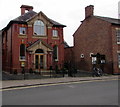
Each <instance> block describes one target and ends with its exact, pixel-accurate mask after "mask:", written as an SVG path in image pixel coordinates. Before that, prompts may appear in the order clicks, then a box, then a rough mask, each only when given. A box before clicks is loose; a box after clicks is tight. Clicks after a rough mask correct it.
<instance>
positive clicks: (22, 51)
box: [20, 44, 25, 60]
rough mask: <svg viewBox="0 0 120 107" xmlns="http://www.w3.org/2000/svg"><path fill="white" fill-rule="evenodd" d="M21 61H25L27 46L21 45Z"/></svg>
mask: <svg viewBox="0 0 120 107" xmlns="http://www.w3.org/2000/svg"><path fill="white" fill-rule="evenodd" d="M20 60H25V44H21V45H20Z"/></svg>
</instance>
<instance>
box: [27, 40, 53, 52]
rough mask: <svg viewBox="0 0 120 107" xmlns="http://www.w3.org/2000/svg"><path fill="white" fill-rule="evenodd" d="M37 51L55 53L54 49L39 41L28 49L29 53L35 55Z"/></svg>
mask: <svg viewBox="0 0 120 107" xmlns="http://www.w3.org/2000/svg"><path fill="white" fill-rule="evenodd" d="M37 49H43V50H44V51H45V52H46V53H47V52H51V51H53V48H52V47H51V46H50V45H49V44H47V43H46V42H45V41H43V40H40V39H39V40H37V41H35V42H34V43H32V44H31V45H30V46H28V47H27V51H28V52H32V53H35V51H36V50H37Z"/></svg>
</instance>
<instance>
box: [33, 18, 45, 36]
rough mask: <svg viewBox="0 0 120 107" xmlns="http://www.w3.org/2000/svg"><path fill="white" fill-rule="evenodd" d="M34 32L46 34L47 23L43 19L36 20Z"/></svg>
mask: <svg viewBox="0 0 120 107" xmlns="http://www.w3.org/2000/svg"><path fill="white" fill-rule="evenodd" d="M34 34H35V35H42V36H44V35H45V24H44V23H43V22H42V21H41V20H36V21H35V22H34Z"/></svg>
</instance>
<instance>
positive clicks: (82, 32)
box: [73, 16, 113, 73]
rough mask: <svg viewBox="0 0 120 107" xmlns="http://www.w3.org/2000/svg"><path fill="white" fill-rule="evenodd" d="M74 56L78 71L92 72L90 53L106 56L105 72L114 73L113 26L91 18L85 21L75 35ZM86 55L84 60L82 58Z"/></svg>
mask: <svg viewBox="0 0 120 107" xmlns="http://www.w3.org/2000/svg"><path fill="white" fill-rule="evenodd" d="M73 36H74V55H75V62H76V65H77V68H78V69H82V70H87V71H91V69H92V59H91V57H90V53H94V54H97V53H100V54H103V55H105V56H106V64H105V72H107V73H108V72H109V73H112V69H113V59H112V33H111V24H110V23H108V22H106V21H103V20H101V19H98V18H96V17H94V16H91V17H89V18H87V19H86V20H84V21H83V23H82V24H81V25H80V27H79V28H78V29H77V31H76V32H75V33H74V35H73ZM81 54H84V58H81Z"/></svg>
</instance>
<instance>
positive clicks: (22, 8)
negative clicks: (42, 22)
mask: <svg viewBox="0 0 120 107" xmlns="http://www.w3.org/2000/svg"><path fill="white" fill-rule="evenodd" d="M20 8H21V15H23V14H25V11H26V10H27V11H32V10H33V6H28V5H22V6H21V7H20Z"/></svg>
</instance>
